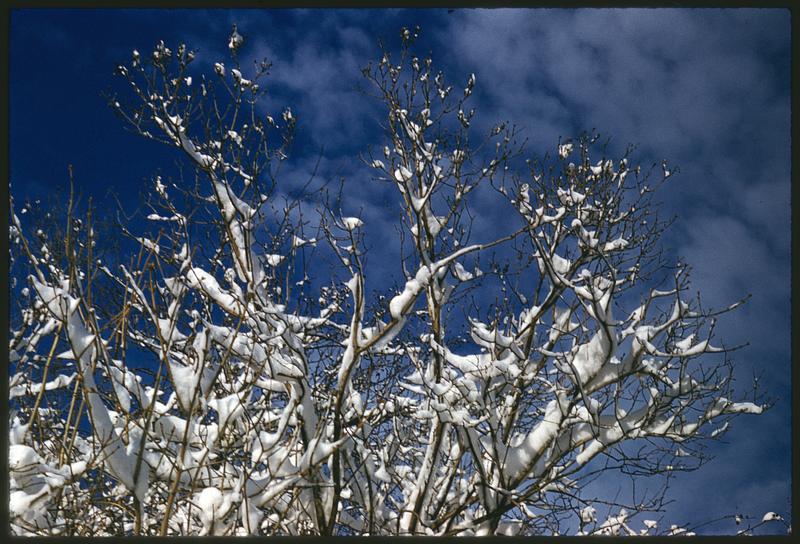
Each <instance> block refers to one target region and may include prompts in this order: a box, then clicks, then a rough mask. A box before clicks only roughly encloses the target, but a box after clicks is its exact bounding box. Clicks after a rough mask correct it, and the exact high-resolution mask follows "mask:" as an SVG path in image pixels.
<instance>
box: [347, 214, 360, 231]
mask: <svg viewBox="0 0 800 544" xmlns="http://www.w3.org/2000/svg"><path fill="white" fill-rule="evenodd" d="M342 225H344V228H345V229H346V230H355V229H357V228H360V227H361V226H363V225H364V222H363V221H362V220H361V219H359V218H358V217H342Z"/></svg>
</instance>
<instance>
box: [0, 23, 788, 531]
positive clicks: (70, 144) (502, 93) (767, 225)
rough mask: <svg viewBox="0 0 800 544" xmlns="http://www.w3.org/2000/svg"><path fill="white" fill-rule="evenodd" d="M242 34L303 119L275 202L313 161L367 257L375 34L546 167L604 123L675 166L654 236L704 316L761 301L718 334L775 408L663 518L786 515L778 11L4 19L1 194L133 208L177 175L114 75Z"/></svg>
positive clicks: (381, 218) (782, 84) (688, 486)
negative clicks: (121, 107)
mask: <svg viewBox="0 0 800 544" xmlns="http://www.w3.org/2000/svg"><path fill="white" fill-rule="evenodd" d="M234 22H236V23H237V24H238V26H239V29H240V31H241V33H242V34H244V35H245V37H246V40H247V41H246V43H245V46H244V47H243V50H242V52H241V54H242V55H243V57H244V60H245V62H243V63H242V64H243V65H244V64H246V63H247V61H249V60H250V59H256V58H261V57H264V56H266V57H268V58H269V59H270V60H271V61H272V62H273V63H274V65H273V69H272V75H271V76H270V79H268V80H267V86H268V87H269V88H270V93H271V94H270V98H269V99H268V109H270V110H271V111H273V112H274V113H276V114H279V112H280V111H281V110H282V109H283V107H284V106H285V105H289V106H291V107H292V110H293V111H294V112H295V113H296V114H297V116H298V117H299V119H300V123H299V130H300V133H299V135H298V141H297V145H296V146H295V148H294V151H293V154H292V159H291V160H290V161H289V162H288V163H287V164H286V166H285V170H284V171H283V178H282V183H285V184H286V187H287V189H285V190H286V191H288V190H289V189H288V188H290V187H292V186H295V185H296V184H298V183H300V182H302V181H304V180H306V179H307V178H308V175H309V173H310V172H311V170H312V169H313V167H314V164H315V163H316V160H317V158H318V157H319V156H320V154H321V155H322V159H321V162H320V171H319V174H320V178H321V179H337V178H339V177H344V178H345V179H346V180H347V184H348V186H349V187H353V188H356V189H359V190H355V191H349V195H350V199H349V200H348V202H347V206H350V207H351V208H350V210H349V211H351V212H353V213H356V212H359V211H361V212H362V213H363V217H364V219H365V222H366V223H367V225H369V226H371V228H370V230H369V232H370V236H371V238H370V240H369V241H370V242H371V243H372V244H373V245H374V246H377V247H380V246H381V241H382V237H384V236H386V237H388V236H392V234H391V233H392V232H393V231H392V230H391V228H390V224H391V219H392V217H389V216H388V214H387V213H386V212H385V208H384V207H383V202H384V200H385V195H384V194H382V193H381V191H382V189H381V188H375V187H376V186H375V184H374V183H370V175H371V172H370V171H369V170H368V169H367V168H365V167H364V166H363V164H361V163H360V162H359V161H358V160H357V157H358V153H361V152H364V151H365V150H366V149H367V148H368V146H370V145H372V146H377V145H382V139H381V136H380V132H379V130H378V126H377V121H378V120H379V119H380V118H381V116H382V110H381V107H380V104H378V103H377V102H376V101H373V100H371V99H369V98H367V97H366V96H364V95H363V94H361V93H359V92H358V86H359V84H361V83H362V78H361V76H360V69H361V68H362V67H363V66H364V65H365V64H366V63H367V62H368V61H370V60H376V58H378V52H377V47H376V43H377V40H378V39H383V40H385V41H386V42H387V43H392V44H396V42H397V35H398V32H399V29H400V27H401V26H412V27H413V26H414V25H416V24H419V25H420V26H422V28H423V33H422V37H421V40H420V42H419V43H418V47H417V50H419V51H421V52H423V54H424V52H427V51H428V50H430V51H431V52H432V55H433V58H434V61H435V63H437V64H438V65H439V66H440V67H441V68H443V69H444V71H445V73H446V74H448V75H449V76H450V79H451V80H452V81H453V82H460V81H462V80H465V79H466V77H467V76H468V75H469V73H471V72H474V73H475V74H476V76H477V87H476V92H475V97H474V98H475V104H474V106H475V107H476V110H477V111H478V116H479V117H478V118H477V120H476V125H477V127H476V128H478V129H479V130H482V129H486V128H488V127H489V126H490V125H492V124H494V123H495V122H496V121H505V120H508V121H511V122H513V123H516V124H517V125H519V126H520V127H522V128H524V129H525V136H527V137H528V140H529V146H528V149H529V152H530V153H531V154H535V155H541V154H543V153H544V152H546V151H552V150H553V149H554V147H555V145H556V143H557V141H558V138H559V136H561V137H569V136H574V135H577V134H578V133H580V132H581V131H583V130H591V129H597V130H599V131H600V132H601V133H602V134H603V135H605V136H610V137H612V138H613V140H612V141H613V145H614V146H617V147H618V149H623V148H624V147H625V146H626V145H627V144H628V143H634V144H637V145H638V151H637V155H636V157H637V159H638V161H639V162H640V163H642V164H644V165H647V164H648V163H649V162H653V161H660V160H661V159H662V158H666V159H668V160H669V163H670V164H675V165H677V166H679V167H680V171H681V173H680V175H678V176H677V177H675V178H673V179H672V180H671V182H670V183H669V184H668V186H666V187H665V190H664V193H663V195H662V196H663V199H664V203H665V211H666V212H668V213H670V214H671V213H674V214H677V215H678V221H677V223H676V224H675V226H674V227H673V228H672V229H671V230H670V232H669V234H668V235H667V237H666V239H665V243H666V244H667V246H668V247H669V248H670V252H671V254H673V255H678V256H681V257H682V258H684V259H685V260H686V261H687V262H688V263H690V264H691V265H692V266H693V267H694V272H693V274H692V277H693V281H694V286H695V287H696V288H697V289H698V290H699V291H701V292H702V293H703V296H704V301H705V302H706V303H707V304H709V305H711V306H716V307H720V306H726V305H728V304H730V303H731V302H733V301H735V300H737V299H738V298H740V297H742V296H744V295H745V294H747V293H752V295H753V297H752V299H751V301H750V302H749V303H748V304H747V305H746V306H745V307H744V308H743V309H742V310H740V311H738V312H736V313H735V314H733V315H729V316H727V317H725V318H724V319H723V320H722V321H721V322H720V324H719V327H718V336H717V337H718V338H723V339H725V340H726V341H727V343H729V344H737V343H741V342H743V341H749V342H750V345H749V347H747V348H745V349H743V350H741V351H739V352H737V353H736V354H735V359H736V361H737V365H738V370H737V376H738V377H739V382H740V383H741V387H742V389H746V388H747V385H748V384H749V382H750V379H751V377H752V373H753V371H757V372H763V378H762V385H763V386H764V387H765V388H766V390H767V391H768V392H769V394H770V395H771V396H772V397H775V398H777V399H778V401H777V403H776V404H775V406H774V408H773V409H772V410H771V411H770V412H769V413H768V414H766V415H764V416H761V417H742V418H739V419H737V420H736V421H735V422H734V425H733V430H732V431H730V432H729V433H728V434H727V435H726V443H723V444H719V445H714V446H713V448H712V449H713V452H714V453H715V455H716V459H715V460H714V461H713V462H711V463H710V464H709V465H707V466H706V467H704V468H703V469H702V470H701V471H700V472H696V473H690V474H684V475H679V476H677V477H676V479H675V483H674V484H673V497H674V498H675V499H677V500H676V502H675V503H674V504H673V505H672V506H671V507H670V508H671V509H670V512H669V517H670V518H671V519H673V520H675V521H678V520H699V519H711V518H713V517H715V516H717V515H724V514H730V513H732V512H734V511H742V512H745V513H748V514H753V515H758V516H759V517H760V516H761V515H762V514H763V513H764V512H766V511H768V510H774V511H777V512H780V513H782V514H784V515H788V514H789V512H788V510H789V508H790V504H789V500H790V488H789V480H790V401H791V386H790V380H789V378H790V344H789V330H790V328H789V327H790V311H789V295H790V276H789V274H790V264H789V255H790V228H789V225H790V206H789V197H790V177H789V173H790V134H789V127H790V124H789V122H790V95H789V90H790V89H789V77H790V56H789V53H790V14H789V11H787V10H756V9H753V10H744V9H737V10H456V11H455V12H453V13H448V12H447V10H434V11H413V10H412V11H407V10H382V11H374V10H373V11H371V10H355V11H353V10H351V11H344V10H336V11H318V10H296V11H295V10H274V11H266V10H247V11H201V10H189V11H187V10H160V11H152V10H113V11H96V10H69V11H58V10H24V11H14V12H13V13H12V19H11V58H10V78H11V88H10V107H11V113H10V115H11V117H10V129H11V136H10V139H11V157H10V159H11V183H12V193H13V194H14V195H15V196H16V197H17V198H19V199H23V198H25V197H31V198H40V197H41V196H43V195H47V194H49V193H52V192H53V191H54V189H55V188H57V187H61V188H63V187H65V186H66V183H67V164H73V165H74V170H75V179H76V184H77V185H78V186H79V187H80V188H81V189H82V190H83V191H84V192H85V193H87V194H93V195H96V196H97V197H98V198H100V197H102V196H103V195H104V194H105V192H106V190H107V189H113V190H115V191H116V192H117V193H119V194H121V195H123V196H124V197H126V198H127V197H130V198H131V200H135V198H134V197H135V195H136V193H138V191H139V190H140V189H141V188H142V186H143V185H142V184H143V183H144V182H145V181H146V180H150V179H152V177H153V175H154V174H156V173H158V172H159V171H167V172H170V171H173V170H174V168H173V164H174V161H175V159H176V156H175V154H174V153H173V152H172V151H171V150H169V149H166V148H164V147H163V146H160V145H158V144H154V143H151V142H147V141H144V140H142V139H141V138H139V137H136V136H134V135H132V134H131V133H129V132H126V131H125V130H124V129H123V127H122V125H121V123H120V122H119V120H118V119H117V118H116V117H115V116H114V114H113V113H112V112H111V111H110V109H109V108H108V107H106V105H105V100H104V99H103V97H102V96H101V92H102V91H114V90H119V88H120V87H119V85H120V81H119V80H118V79H117V78H115V77H114V76H112V72H113V68H114V66H115V65H116V64H118V63H119V62H125V61H127V60H128V59H129V58H130V53H131V51H132V50H133V49H138V50H140V51H150V50H151V49H152V47H153V45H154V44H155V43H157V41H158V40H161V39H163V40H164V41H165V42H167V44H168V45H172V46H175V45H177V43H179V42H185V43H187V44H188V45H190V46H191V47H194V48H196V49H198V63H213V62H214V61H215V60H217V59H221V58H223V57H225V53H226V51H225V49H226V43H227V37H228V35H229V31H230V27H231V24H232V23H234ZM108 203H109V204H110V202H108ZM345 210H346V211H347V207H346V208H345ZM498 213H499V212H498V210H486V211H485V213H484V214H483V215H482V218H479V219H478V221H477V223H476V227H475V228H477V229H485V230H487V231H492V229H493V228H494V225H493V223H492V222H493V221H496V220H497V217H498ZM381 226H383V227H384V228H381ZM382 233H383V234H382ZM775 528H776V530H777V529H780V526H778V525H777V524H776V527H775ZM724 529H725V530H730V529H731V527H730V526H727V525H726V526H725V527H724Z"/></svg>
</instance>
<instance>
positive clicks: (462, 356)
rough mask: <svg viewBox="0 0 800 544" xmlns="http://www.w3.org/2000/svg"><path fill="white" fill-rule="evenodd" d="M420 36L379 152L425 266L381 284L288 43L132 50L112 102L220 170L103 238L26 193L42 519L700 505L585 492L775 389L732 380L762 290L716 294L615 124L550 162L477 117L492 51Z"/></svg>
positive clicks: (551, 528) (24, 317)
mask: <svg viewBox="0 0 800 544" xmlns="http://www.w3.org/2000/svg"><path fill="white" fill-rule="evenodd" d="M416 35H417V31H411V30H408V29H404V30H403V31H402V47H401V50H400V52H399V53H398V56H399V58H398V59H396V60H395V59H394V58H393V55H392V54H391V53H390V52H389V51H387V50H384V51H382V52H383V56H382V58H381V60H380V61H379V62H377V63H375V64H373V65H370V66H369V67H367V68H366V69H365V70H364V75H365V77H366V79H367V81H368V82H370V83H371V86H372V88H373V89H374V90H375V91H376V92H377V93H378V95H379V97H380V99H381V100H382V101H383V104H385V106H386V118H385V129H386V135H387V141H386V145H385V147H383V152H382V155H378V156H373V155H372V154H371V153H370V155H369V157H368V158H367V159H366V160H365V163H366V167H369V168H372V169H374V171H375V172H376V176H377V178H378V179H379V180H381V181H383V182H386V183H389V184H391V185H392V186H393V187H394V188H395V189H396V190H397V195H398V198H397V201H398V204H399V210H398V211H399V212H400V221H399V232H400V236H399V237H398V244H399V246H400V254H401V259H402V263H401V264H402V270H403V274H404V278H405V280H404V282H401V283H402V285H400V286H398V289H396V290H385V286H379V287H380V288H384V293H383V294H377V295H374V296H373V295H371V294H370V291H368V289H367V271H368V268H367V266H366V263H365V258H364V257H365V249H364V232H365V229H368V228H369V225H368V224H364V221H363V220H362V219H361V218H359V217H346V216H343V214H342V213H341V212H340V211H339V210H340V207H339V203H340V202H341V200H344V199H346V198H347V196H348V195H347V188H346V187H343V188H342V190H341V191H340V192H339V193H338V194H335V193H332V192H330V191H329V190H328V189H329V188H325V190H324V191H323V192H321V193H320V194H319V195H317V196H319V198H320V199H321V201H323V202H324V204H325V205H324V206H321V207H320V209H319V213H318V217H316V218H308V217H307V216H305V215H304V213H303V212H302V210H303V208H302V206H301V200H302V197H298V198H296V199H294V200H291V199H287V198H286V197H284V199H283V200H281V198H280V195H279V194H278V192H277V191H276V188H277V187H279V185H280V183H281V180H280V166H281V164H282V162H283V161H284V160H285V159H286V158H287V156H288V152H289V148H290V145H291V142H292V134H293V131H294V129H295V125H296V118H295V116H294V114H293V113H292V111H291V110H290V109H288V108H287V109H285V110H284V111H283V112H282V114H281V116H280V118H279V120H278V121H275V120H274V119H273V118H272V117H271V116H269V115H265V114H264V113H263V110H262V106H261V103H262V98H263V96H264V94H265V91H264V89H263V88H262V87H261V86H260V85H261V81H262V79H263V78H264V77H266V75H267V73H268V70H269V68H270V65H269V63H267V62H266V61H264V62H261V63H260V64H257V65H256V66H255V68H254V72H253V73H252V74H250V73H246V72H247V70H245V69H244V68H243V67H242V66H240V64H239V62H238V60H237V59H238V57H237V55H238V50H239V49H240V47H242V44H243V42H244V39H243V37H242V36H241V35H240V34H239V33H238V32H237V31H236V29H235V28H234V32H233V34H232V36H231V37H230V41H229V44H228V45H229V49H230V53H231V59H230V60H229V61H227V65H226V64H224V63H222V62H217V63H215V64H214V65H213V71H214V74H211V75H208V76H204V75H200V74H198V73H197V72H196V71H195V70H194V66H193V65H192V61H193V60H194V58H195V53H194V52H193V51H191V50H189V49H188V48H186V47H185V46H184V45H180V46H179V47H178V48H177V50H176V51H172V50H171V49H170V48H169V47H167V45H166V44H164V43H163V42H162V43H160V44H158V45H157V46H156V48H155V49H154V51H153V52H152V54H151V55H149V56H147V57H144V56H142V55H140V54H139V53H138V52H136V51H134V52H133V57H132V60H131V61H130V62H129V63H127V64H125V65H120V66H118V68H117V73H118V74H119V75H120V77H121V78H122V80H123V81H124V82H125V87H126V91H125V92H124V95H123V96H120V97H111V98H110V104H111V106H112V108H114V110H115V111H116V112H117V113H118V114H119V116H120V117H121V118H122V119H123V120H124V122H125V123H126V124H127V126H128V127H129V128H131V129H132V131H133V132H134V133H136V134H138V135H140V136H142V137H145V138H148V139H151V140H155V141H158V142H161V143H163V144H165V145H167V146H170V147H172V148H175V150H176V153H178V154H180V155H182V157H183V160H184V164H186V165H188V168H189V170H190V172H191V175H192V176H193V182H187V181H186V180H182V181H180V182H173V181H170V180H167V179H164V178H162V177H156V178H155V180H154V187H153V190H152V192H151V193H150V194H149V195H148V198H147V201H146V202H145V206H146V207H147V208H149V210H150V211H151V213H149V214H148V215H147V224H139V223H136V222H132V223H129V224H124V223H123V224H121V225H119V227H118V228H119V229H120V232H122V233H123V234H125V235H127V241H126V242H124V243H121V246H120V248H119V250H118V251H114V252H106V254H105V255H104V256H103V258H102V259H98V258H97V253H96V252H97V251H98V250H99V249H100V248H99V247H97V246H98V244H97V242H98V241H99V239H98V236H97V234H96V233H95V231H94V229H93V226H92V220H91V215H89V217H87V220H86V221H83V222H80V221H79V220H78V219H76V218H75V217H74V214H75V213H77V212H76V211H75V212H74V211H73V207H72V206H71V205H70V207H69V212H68V214H67V218H66V221H67V223H66V228H65V229H64V230H63V232H61V233H56V234H50V235H48V233H46V232H43V231H42V230H41V228H39V229H38V230H39V232H38V233H37V234H35V235H34V234H32V229H33V228H34V227H40V225H34V226H33V227H28V226H27V225H25V224H24V222H23V221H22V219H21V218H20V217H19V216H18V215H16V213H15V209H14V202H13V200H12V203H11V205H12V214H11V217H12V224H11V226H10V237H11V242H12V244H11V246H12V248H11V249H12V267H11V271H12V276H13V278H14V279H16V278H19V283H20V284H21V283H25V282H27V285H28V286H27V287H25V288H24V289H22V290H21V291H20V300H21V301H22V302H21V307H20V308H19V311H18V312H16V313H15V314H14V319H13V320H12V331H11V342H10V347H9V350H10V351H9V352H10V356H11V361H12V368H13V370H12V372H13V376H12V377H11V379H10V397H11V398H10V402H11V407H12V413H11V415H10V444H11V445H10V450H9V463H10V468H11V477H12V482H11V484H12V487H11V503H10V506H11V516H12V528H13V531H14V532H15V533H18V534H69V535H79V534H93V535H99V534H161V535H166V534H170V535H174V534H370V535H377V534H437V535H473V534H474V535H485V534H518V533H522V534H531V533H535V534H540V533H562V532H565V531H570V532H581V533H583V534H588V533H599V534H626V533H631V534H639V533H641V534H654V533H656V532H659V531H660V532H661V533H672V534H675V533H680V532H685V531H686V529H682V528H679V527H678V526H672V528H671V529H665V528H662V529H659V528H658V523H657V521H655V520H652V519H646V520H644V521H643V522H642V523H643V528H641V529H639V530H638V532H637V530H635V529H633V528H632V523H633V521H632V520H634V519H635V516H637V515H640V516H643V515H644V514H645V513H648V512H650V513H653V512H656V513H657V512H659V511H660V510H661V509H662V506H663V500H664V496H665V495H664V493H665V492H666V485H664V487H663V488H661V490H660V491H658V492H654V493H652V494H650V495H647V496H645V497H644V498H642V497H639V498H637V499H635V500H633V502H630V501H628V502H626V501H624V500H622V499H616V498H614V497H613V496H606V497H597V496H590V495H589V494H588V492H587V491H586V489H585V488H586V486H587V485H588V484H589V483H591V482H592V481H593V480H594V479H595V478H597V477H598V476H602V475H603V474H606V473H608V472H612V471H617V472H619V473H620V474H622V475H628V476H630V477H631V478H640V477H643V476H647V475H661V476H663V477H665V478H666V479H667V480H668V476H669V474H670V473H672V472H675V471H686V470H694V469H696V468H698V467H699V466H700V465H701V464H702V462H703V461H704V456H703V452H702V445H703V443H704V442H705V441H707V440H710V439H714V438H715V437H718V436H720V435H721V434H722V433H724V432H725V429H727V426H728V421H729V420H730V419H731V418H732V417H733V416H735V415H736V414H740V413H754V414H758V413H761V412H762V410H763V409H764V408H765V405H763V404H757V403H756V402H755V401H757V400H758V399H753V400H754V402H748V401H745V400H743V399H742V398H741V396H739V398H740V400H738V401H733V400H730V399H731V398H733V397H734V396H736V395H735V392H734V391H733V386H732V380H731V376H732V368H733V366H732V362H731V361H730V359H729V357H728V355H729V353H730V352H731V351H732V350H733V349H735V348H729V347H724V346H722V345H720V347H716V346H715V345H714V343H712V339H713V332H714V324H715V319H716V317H717V316H718V315H719V314H721V313H725V312H728V311H731V310H733V309H734V308H736V306H738V305H739V304H740V303H741V302H738V303H736V304H733V305H731V306H730V307H728V308H725V309H722V310H721V311H713V310H709V309H705V308H703V307H702V306H701V304H700V301H699V299H690V298H689V297H688V290H689V280H688V268H687V267H686V266H685V265H683V264H681V263H678V264H677V265H674V266H669V265H668V264H667V261H666V260H665V258H664V257H663V255H662V253H661V252H660V246H659V237H660V235H661V233H662V231H663V229H664V228H666V226H667V224H668V222H667V221H663V220H661V219H659V217H658V213H657V206H656V204H655V201H654V200H653V194H654V192H655V190H656V189H657V188H658V187H659V186H660V185H661V183H663V182H664V181H666V180H667V179H668V178H669V177H670V176H671V175H672V172H670V171H669V170H668V169H667V166H666V163H663V164H662V168H661V170H660V171H657V170H655V169H654V170H651V171H650V172H642V170H641V168H640V167H638V166H633V165H632V164H631V163H630V162H629V160H630V157H629V155H630V153H631V151H632V150H629V152H628V153H626V154H625V155H624V156H623V157H621V158H619V159H617V160H614V159H610V158H607V157H606V156H605V152H604V151H602V150H601V154H602V156H601V158H600V160H596V156H595V158H592V157H593V154H594V153H596V151H597V148H598V147H600V145H599V144H598V141H599V140H598V138H597V137H596V136H593V135H583V136H580V137H577V138H575V139H571V140H566V141H563V142H559V144H558V147H557V153H556V154H555V156H553V157H550V156H547V155H546V156H545V157H544V159H543V160H542V161H525V162H524V163H522V162H521V156H522V153H523V147H522V145H521V144H520V143H519V142H518V133H517V131H516V129H515V128H514V127H512V126H508V125H506V124H501V125H498V126H496V127H495V128H494V129H493V130H492V131H491V133H490V134H489V135H487V136H486V137H485V138H484V139H482V140H481V141H480V142H478V143H477V144H475V143H473V141H472V138H473V133H474V131H473V130H471V129H470V124H471V122H472V120H473V117H474V111H473V110H467V104H468V103H469V98H470V95H471V94H472V92H473V89H474V86H475V84H476V79H475V76H474V75H471V76H470V77H469V78H468V80H467V82H466V86H465V88H463V90H462V89H455V90H454V88H453V87H452V86H450V85H448V84H447V83H446V82H445V80H444V76H443V75H442V74H441V73H438V72H436V71H435V70H434V68H433V64H432V61H431V60H430V59H419V58H417V57H415V56H413V53H412V48H413V41H414V38H415V37H416ZM273 141H278V142H279V143H280V145H278V146H275V145H273V143H272V142H273ZM654 176H655V177H656V178H658V179H657V180H656V181H655V182H654V183H653V182H649V183H650V185H648V179H651V178H653V177H654ZM481 191H483V192H486V191H491V192H493V193H494V194H496V195H499V198H502V199H503V200H504V202H505V206H506V208H507V210H508V214H509V216H511V215H513V216H514V218H515V219H514V220H513V221H509V224H512V225H515V226H514V227H512V228H510V229H509V230H508V232H506V233H504V234H503V235H501V236H499V237H496V238H492V239H486V238H485V236H482V234H485V233H476V232H473V230H472V229H471V219H470V218H471V213H472V208H471V207H470V206H473V207H475V208H476V209H478V210H480V206H481V202H480V201H478V200H477V198H475V196H474V195H479V194H481ZM178 195H179V196H178ZM304 196H307V195H304ZM26 209H27V208H23V211H24V210H26ZM35 240H36V242H35ZM54 244H56V245H57V247H58V250H57V251H54V249H53V247H51V246H54ZM102 245H103V243H102V242H101V244H100V246H102ZM326 259H328V260H333V262H334V263H336V266H333V267H330V266H328V265H327V264H325V265H323V263H326V262H327V261H326ZM481 259H483V260H481ZM487 260H488V261H489V266H488V269H487V270H485V271H482V270H481V267H480V265H481V263H482V262H486V261H487ZM320 274H322V276H321V277H320ZM12 288H14V289H19V287H17V286H12ZM99 293H102V295H101V296H99ZM462 311H463V313H464V316H465V318H466V319H464V318H462V317H460V314H459V312H462ZM604 507H605V508H606V509H607V512H608V515H607V517H606V519H605V520H604V521H598V516H597V514H598V509H602V508H604ZM650 517H652V516H650ZM771 520H772V519H770V520H765V521H764V522H767V521H771ZM737 523H738V520H737Z"/></svg>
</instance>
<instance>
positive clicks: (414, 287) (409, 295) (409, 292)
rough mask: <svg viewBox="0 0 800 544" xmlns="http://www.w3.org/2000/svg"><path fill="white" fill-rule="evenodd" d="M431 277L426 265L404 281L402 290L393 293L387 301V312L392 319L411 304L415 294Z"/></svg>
mask: <svg viewBox="0 0 800 544" xmlns="http://www.w3.org/2000/svg"><path fill="white" fill-rule="evenodd" d="M430 279H431V270H430V268H428V267H427V266H421V267H420V268H419V270H417V273H416V274H415V275H414V277H413V278H412V279H410V280H408V281H406V285H405V287H404V288H403V291H402V292H401V293H400V294H398V295H395V296H394V297H393V298H392V300H391V301H390V302H389V313H390V314H391V316H392V318H393V319H400V318H401V317H402V316H403V314H404V313H405V311H406V309H407V308H408V307H410V306H411V304H412V303H413V301H414V300H416V298H417V295H419V294H420V293H421V292H422V290H423V289H425V287H427V285H428V283H429V282H430Z"/></svg>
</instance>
